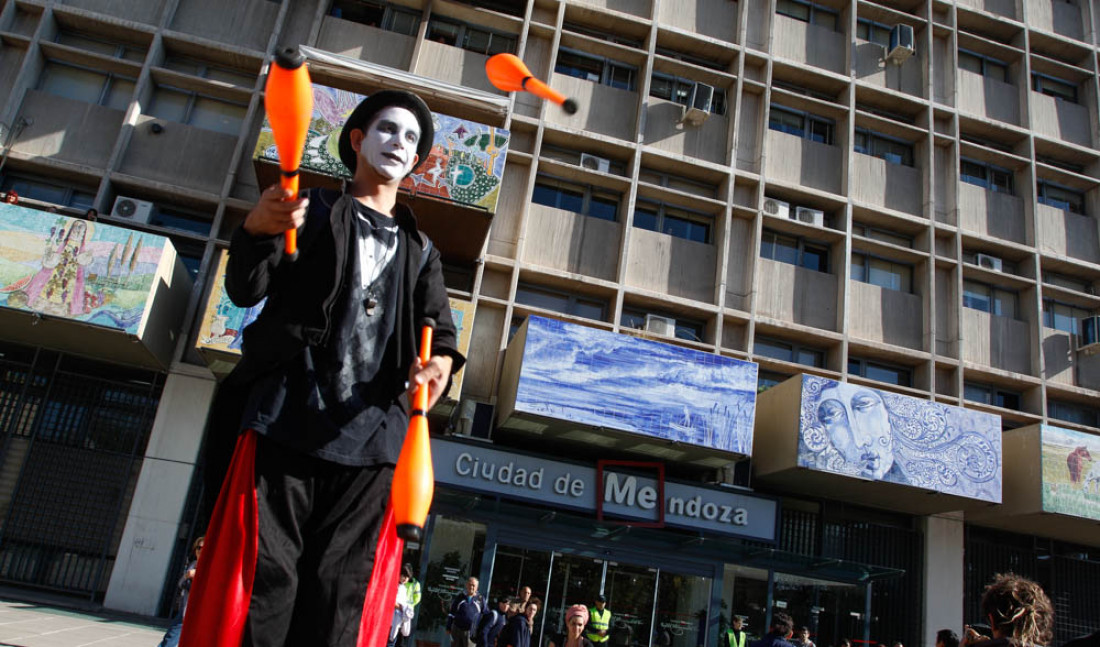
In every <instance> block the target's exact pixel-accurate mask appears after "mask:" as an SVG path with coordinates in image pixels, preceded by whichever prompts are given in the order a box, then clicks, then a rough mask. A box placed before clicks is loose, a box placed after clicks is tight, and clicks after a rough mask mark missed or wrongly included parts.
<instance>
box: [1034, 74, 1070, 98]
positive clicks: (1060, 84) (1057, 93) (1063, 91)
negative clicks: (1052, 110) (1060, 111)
mask: <svg viewBox="0 0 1100 647" xmlns="http://www.w3.org/2000/svg"><path fill="white" fill-rule="evenodd" d="M1031 89H1032V90H1035V91H1036V92H1039V93H1041V94H1045V95H1047V96H1048V97H1054V98H1055V99H1061V100H1062V101H1068V102H1070V103H1077V84H1075V83H1070V82H1069V81H1064V80H1062V79H1057V78H1054V77H1053V76H1047V75H1046V74H1039V73H1038V72H1034V73H1032V75H1031Z"/></svg>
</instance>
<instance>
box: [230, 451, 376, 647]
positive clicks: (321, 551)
mask: <svg viewBox="0 0 1100 647" xmlns="http://www.w3.org/2000/svg"><path fill="white" fill-rule="evenodd" d="M392 480H393V467H392V466H389V465H385V466H375V467H345V466H343V465H337V464H335V463H330V462H328V461H323V460H320V459H316V458H311V457H308V456H302V455H301V454H298V453H296V452H293V451H291V450H288V449H285V448H283V447H281V446H280V445H278V444H276V443H274V442H272V441H270V440H267V439H266V438H264V437H263V436H260V437H259V438H258V442H257V446H256V499H257V504H258V506H257V507H258V514H259V528H260V533H259V554H258V557H257V561H256V578H255V583H254V585H253V590H252V603H251V606H250V607H249V610H248V622H247V624H246V627H245V636H244V641H243V647H283V646H284V645H285V646H286V647H315V646H317V647H321V646H325V645H327V646H329V647H355V644H356V641H357V639H358V637H359V622H360V619H361V616H362V612H363V600H364V598H365V597H366V593H367V582H368V580H369V579H370V572H371V569H372V568H373V566H374V549H375V544H376V543H377V540H378V528H379V526H380V525H381V524H382V518H383V515H384V514H385V511H386V503H387V501H388V499H389V494H390V482H391V481H392Z"/></svg>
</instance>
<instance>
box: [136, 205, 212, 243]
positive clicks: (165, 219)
mask: <svg viewBox="0 0 1100 647" xmlns="http://www.w3.org/2000/svg"><path fill="white" fill-rule="evenodd" d="M211 216H212V214H211V213H202V212H200V211H192V210H190V209H180V208H178V207H172V206H168V205H162V204H158V205H157V208H156V210H155V211H154V213H153V217H152V218H151V219H150V220H149V224H151V225H156V226H158V227H167V228H169V229H178V230H180V231H189V232H192V233H196V234H199V235H200V236H209V235H210V227H211V225H212V224H213V223H212V222H211Z"/></svg>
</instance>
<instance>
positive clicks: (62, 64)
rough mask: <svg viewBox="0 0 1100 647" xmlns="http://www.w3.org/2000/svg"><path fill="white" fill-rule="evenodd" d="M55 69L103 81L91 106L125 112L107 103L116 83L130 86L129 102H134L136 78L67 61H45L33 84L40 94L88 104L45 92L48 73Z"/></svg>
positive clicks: (63, 95)
mask: <svg viewBox="0 0 1100 647" xmlns="http://www.w3.org/2000/svg"><path fill="white" fill-rule="evenodd" d="M57 68H68V69H71V70H77V71H79V72H84V73H88V74H94V75H95V76H98V77H100V78H102V79H103V82H102V84H101V85H100V88H99V97H98V98H97V99H96V101H95V103H92V105H96V106H102V107H104V108H111V109H112V110H122V111H123V112H125V110H126V109H123V108H114V107H112V106H111V104H110V102H109V99H110V98H111V93H112V92H113V90H114V89H113V87H112V86H113V85H114V84H115V83H116V82H126V83H129V84H130V100H129V102H133V100H134V90H135V89H136V88H137V79H136V78H131V77H128V76H126V75H125V74H116V73H115V72H107V71H104V70H97V69H94V68H91V67H87V66H84V65H75V64H73V63H69V62H67V61H58V60H55V59H47V60H46V61H45V63H44V64H43V66H42V71H41V72H39V74H38V82H37V83H36V84H35V89H36V90H38V91H40V92H45V93H47V94H52V95H54V96H55V97H61V98H63V99H68V100H70V101H80V102H81V103H90V102H87V101H83V100H82V99H77V98H74V97H72V96H70V95H65V94H58V93H57V92H53V91H51V90H47V89H46V88H45V85H46V82H47V80H48V75H49V74H50V71H51V70H54V69H57Z"/></svg>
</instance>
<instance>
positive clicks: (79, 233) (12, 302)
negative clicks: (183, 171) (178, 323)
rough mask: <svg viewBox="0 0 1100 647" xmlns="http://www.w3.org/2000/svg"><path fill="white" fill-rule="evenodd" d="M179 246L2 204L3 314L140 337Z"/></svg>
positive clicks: (0, 290) (0, 265) (120, 229)
mask: <svg viewBox="0 0 1100 647" xmlns="http://www.w3.org/2000/svg"><path fill="white" fill-rule="evenodd" d="M171 245H172V243H171V242H169V241H168V239H166V238H164V237H163V236H156V235H153V234H147V233H143V232H140V231H134V230H131V229H126V228H123V227H113V226H110V225H104V224H99V223H94V222H88V221H86V220H80V219H78V218H70V217H68V216H62V215H59V214H56V213H49V212H46V211H38V210H35V209H28V208H26V207H20V206H17V205H10V204H3V205H0V307H6V308H15V309H18V310H26V311H29V312H38V313H41V314H43V315H48V316H52V317H60V318H65V319H72V320H75V321H81V322H84V323H88V324H94V325H97V326H103V327H106V328H113V329H116V330H121V331H124V332H126V333H129V334H131V335H136V334H138V331H139V329H140V327H141V323H142V318H143V317H144V315H145V310H146V304H147V303H148V301H149V299H150V292H151V291H152V289H153V285H154V280H155V279H156V276H157V271H158V268H159V267H160V264H161V260H162V258H163V255H164V253H165V250H166V249H167V250H169V251H172V247H171Z"/></svg>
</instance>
